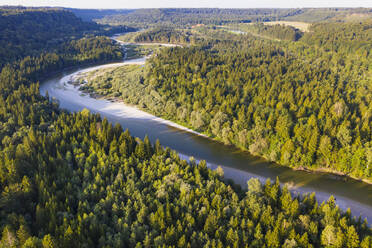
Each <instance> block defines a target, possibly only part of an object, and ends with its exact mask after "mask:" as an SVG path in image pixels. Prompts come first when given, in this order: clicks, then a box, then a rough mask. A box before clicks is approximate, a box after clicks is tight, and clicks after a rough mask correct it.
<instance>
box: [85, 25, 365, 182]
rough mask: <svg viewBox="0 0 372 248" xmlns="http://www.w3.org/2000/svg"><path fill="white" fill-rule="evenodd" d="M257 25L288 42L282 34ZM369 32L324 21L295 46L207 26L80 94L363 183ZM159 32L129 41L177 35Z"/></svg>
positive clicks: (277, 159)
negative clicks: (116, 101) (118, 100)
mask: <svg viewBox="0 0 372 248" xmlns="http://www.w3.org/2000/svg"><path fill="white" fill-rule="evenodd" d="M249 26H251V25H249ZM257 27H258V28H256V27H254V28H256V31H257V32H258V34H260V35H272V36H273V37H277V38H279V37H280V38H282V39H283V40H286V39H285V37H286V36H285V35H286V34H287V33H288V32H287V30H288V28H287V27H284V26H280V25H277V26H268V28H267V29H263V27H265V26H263V25H257ZM327 28H329V29H333V32H332V33H331V34H329V33H327V32H325V29H327ZM273 29H275V32H274V33H270V34H267V33H266V32H267V30H273ZM291 30H292V29H291ZM277 31H278V32H277ZM371 31H372V29H371V26H370V22H369V21H365V22H360V23H347V24H339V25H337V24H334V23H329V24H325V23H323V24H317V25H314V26H312V28H311V32H309V33H306V34H305V35H304V36H303V37H302V38H299V39H295V40H297V42H287V41H282V42H277V41H272V40H271V39H262V38H260V37H256V36H252V35H249V34H247V35H240V36H239V35H233V34H229V33H227V32H223V31H219V30H213V29H212V30H209V31H208V32H205V33H204V34H209V35H208V37H206V38H204V41H200V38H199V39H196V38H195V37H193V36H195V34H196V33H195V32H191V33H189V36H186V37H188V40H199V42H198V43H196V44H195V45H194V46H191V47H184V48H173V49H166V50H163V51H162V52H159V53H157V56H154V57H152V59H151V60H150V61H149V63H148V65H147V67H146V68H147V72H145V73H143V76H142V78H141V77H139V76H138V75H137V74H139V73H140V72H141V71H143V69H138V71H137V72H131V73H132V74H134V75H137V76H135V77H134V78H133V76H131V75H132V74H128V76H129V78H130V79H131V80H129V81H130V82H131V83H130V84H128V83H127V82H129V81H128V79H127V76H126V74H125V73H123V72H125V69H123V70H120V69H117V70H115V71H113V72H109V73H107V74H106V75H105V76H103V77H98V78H96V79H95V80H93V81H92V82H90V83H88V84H87V85H85V86H84V87H85V88H86V89H89V90H90V91H96V92H99V93H100V94H103V95H110V96H121V97H122V99H123V100H124V101H126V102H128V103H131V104H137V105H139V106H140V107H142V108H144V109H146V110H148V111H150V112H152V113H154V114H156V115H158V116H163V117H165V118H168V119H172V120H175V121H177V122H179V123H182V124H184V125H187V126H189V127H192V128H193V129H195V130H197V131H201V132H204V133H206V134H208V135H209V136H211V137H214V138H216V139H218V140H220V141H222V142H224V143H225V144H234V145H236V146H238V147H240V148H242V149H245V150H249V151H250V152H251V153H253V154H256V155H260V156H264V157H265V158H267V159H269V160H271V161H275V162H278V163H280V164H283V165H288V166H291V167H294V168H308V169H313V170H328V171H335V172H341V173H343V174H346V175H350V176H354V177H357V178H363V179H367V180H371V178H372V171H371V168H372V167H371V166H370V165H371V164H372V157H371V155H372V154H371V152H372V151H371V128H370V127H371V126H372V123H371V122H372V113H371V109H372V105H371V104H372V101H371V99H372V88H371V84H370V82H371V80H372V75H371V66H372V64H371V61H372V59H371V54H370V50H371V45H372V43H371V42H370V40H371V39H370V36H371ZM167 32H168V31H166V29H165V30H164V29H163V30H161V31H159V30H156V29H154V30H152V31H145V32H143V33H142V34H140V35H138V36H137V37H143V38H145V37H147V38H146V41H163V42H164V41H167V40H168V39H169V37H177V34H178V33H180V32H179V31H177V32H173V36H171V35H169V33H167ZM184 34H187V33H184ZM161 36H163V38H162V37H161ZM277 38H275V39H277ZM184 40H187V39H185V38H184ZM289 40H291V39H289ZM141 41H144V40H143V39H141ZM136 82H137V83H136ZM107 84H109V86H107Z"/></svg>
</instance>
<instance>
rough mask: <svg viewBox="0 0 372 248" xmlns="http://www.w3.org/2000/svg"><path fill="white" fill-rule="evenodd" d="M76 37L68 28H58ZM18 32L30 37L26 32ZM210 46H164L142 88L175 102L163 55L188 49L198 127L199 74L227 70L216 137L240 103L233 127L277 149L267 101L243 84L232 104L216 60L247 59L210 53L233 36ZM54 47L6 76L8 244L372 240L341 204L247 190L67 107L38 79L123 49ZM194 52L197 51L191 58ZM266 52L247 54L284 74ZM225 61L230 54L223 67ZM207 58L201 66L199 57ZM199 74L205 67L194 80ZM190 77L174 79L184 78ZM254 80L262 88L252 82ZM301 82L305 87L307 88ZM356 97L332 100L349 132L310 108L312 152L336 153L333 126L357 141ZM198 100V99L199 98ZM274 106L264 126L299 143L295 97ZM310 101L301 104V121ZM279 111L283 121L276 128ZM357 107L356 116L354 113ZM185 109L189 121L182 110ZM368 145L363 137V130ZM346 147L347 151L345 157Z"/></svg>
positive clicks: (1, 121) (2, 79)
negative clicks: (328, 128)
mask: <svg viewBox="0 0 372 248" xmlns="http://www.w3.org/2000/svg"><path fill="white" fill-rule="evenodd" d="M62 16H63V15H62ZM40 22H42V20H41V21H40ZM44 24H45V23H44ZM44 24H42V25H41V26H43V25H44ZM45 25H46V24H45ZM70 34H71V33H69V31H66V33H64V34H62V35H67V36H68V35H70ZM20 35H22V34H20ZM58 35H59V34H58ZM22 40H27V39H26V38H25V37H22ZM31 40H32V39H31ZM255 42H256V41H254V42H253V43H252V44H253V45H254V44H255ZM236 44H237V43H236ZM258 44H260V43H259V42H258V43H257V44H256V45H258ZM210 45H211V46H210V47H211V48H210V49H211V50H209V51H207V50H204V49H201V48H200V47H199V48H187V49H184V50H183V49H179V48H178V49H171V50H167V51H164V53H161V54H160V55H159V56H158V58H154V59H153V60H152V62H151V63H154V64H153V66H152V67H151V69H150V70H149V71H148V72H147V73H151V74H150V75H151V77H150V78H149V79H148V80H150V81H149V82H145V80H147V79H144V80H141V79H140V80H137V81H136V84H143V85H144V86H143V88H144V90H147V89H148V87H149V86H148V85H152V86H151V87H154V88H153V89H154V96H156V97H158V96H160V95H162V97H163V96H164V95H165V96H166V98H164V99H162V97H161V98H160V100H161V101H164V100H168V99H171V97H170V96H169V95H166V94H165V93H166V92H167V90H169V89H170V88H168V87H170V86H172V87H173V88H176V87H175V85H168V83H167V82H169V81H168V80H167V77H165V76H166V75H167V73H169V72H168V71H167V70H168V69H169V68H167V67H170V68H172V67H171V66H175V65H173V64H168V66H166V67H164V68H163V69H161V68H158V67H157V66H156V63H155V62H156V61H157V59H159V61H162V60H164V58H167V59H168V60H169V63H172V62H173V61H176V59H177V57H176V58H174V57H173V56H180V57H179V58H180V59H182V60H183V61H184V62H186V61H187V62H188V63H187V64H186V63H185V64H184V65H187V67H186V66H185V68H184V69H182V70H181V69H179V70H180V71H181V74H180V71H174V73H175V74H174V76H175V77H174V79H177V80H180V78H182V77H181V76H180V75H182V76H187V77H190V79H192V80H191V81H185V82H189V84H190V85H189V86H190V92H193V94H194V95H195V99H191V98H190V96H189V92H187V93H184V92H182V91H180V93H182V94H183V95H181V96H178V98H179V99H182V100H184V103H185V108H184V110H185V111H188V113H191V116H194V121H195V125H200V128H205V127H208V125H207V124H208V123H209V121H210V118H209V117H208V115H206V112H205V111H204V110H203V108H204V107H203V106H207V105H204V102H203V101H202V100H201V98H199V97H200V96H204V97H205V96H207V94H206V95H203V94H204V93H203V92H204V91H205V92H208V91H206V90H207V88H206V89H204V90H203V91H200V92H199V91H198V90H199V89H198V85H202V86H203V84H201V83H200V82H201V81H200V80H199V78H198V77H201V75H203V79H204V80H207V79H209V76H208V74H211V76H213V75H214V76H221V82H218V84H217V83H216V84H215V85H214V86H215V88H214V89H213V91H214V93H215V97H216V99H217V103H223V102H224V101H225V97H226V99H228V100H229V101H232V103H233V104H230V103H229V104H227V103H223V104H221V106H222V107H220V106H219V105H218V106H217V105H215V104H214V102H213V101H212V102H210V103H208V104H209V105H208V108H210V112H211V113H213V111H216V113H218V114H216V116H217V117H216V118H215V119H214V120H213V125H212V128H213V130H214V131H213V132H214V133H216V134H217V135H219V130H222V131H221V132H222V134H224V135H227V136H226V137H225V138H226V141H227V140H228V141H231V142H233V137H234V136H233V135H234V133H233V132H234V131H235V129H234V128H235V127H234V126H231V125H235V124H234V123H236V121H235V120H234V119H232V118H231V117H232V116H234V113H235V112H234V111H235V110H237V111H236V113H237V115H236V116H237V118H238V119H237V124H236V125H237V126H238V127H239V126H242V127H244V128H245V129H248V127H249V126H250V125H252V123H254V122H256V123H260V125H257V126H255V127H254V128H253V129H252V130H253V131H252V133H249V135H250V136H249V137H256V138H257V139H258V140H260V144H259V145H258V147H260V148H261V149H263V148H265V149H269V148H268V147H271V143H270V146H269V144H268V141H267V140H266V139H267V137H265V135H266V134H267V131H266V130H265V124H266V123H265V115H264V114H262V113H261V112H258V111H252V110H254V109H256V108H257V109H260V108H261V109H262V108H263V109H265V108H264V107H262V106H264V105H265V102H264V101H260V100H259V99H255V98H254V96H253V95H251V94H248V93H249V92H248V91H247V92H245V91H244V90H242V92H240V91H237V92H240V93H237V94H242V95H244V96H245V97H247V99H245V100H244V101H243V102H242V103H250V102H252V103H254V104H256V105H254V106H251V105H250V104H249V105H247V107H240V108H239V109H238V108H237V109H234V108H232V106H235V105H234V104H237V103H238V102H239V100H240V98H238V97H234V96H229V94H228V93H229V92H234V90H233V89H234V85H233V84H232V82H230V81H229V80H227V81H226V84H225V85H224V84H223V82H224V81H222V79H225V78H226V79H229V78H228V77H227V76H226V74H227V73H225V72H224V71H222V72H220V71H214V70H213V68H214V67H217V68H219V67H222V68H223V67H226V69H228V67H227V66H228V65H231V64H232V63H236V65H239V60H237V61H234V60H233V59H232V58H229V56H227V54H229V53H230V52H231V50H225V52H221V54H220V55H211V54H213V51H221V50H218V49H222V50H223V49H224V48H225V45H226V44H225V45H224V44H210ZM261 45H263V44H261ZM243 48H244V47H243ZM245 48H246V47H245ZM54 49H55V51H57V52H54V53H48V52H44V53H41V54H36V55H34V56H30V57H25V58H23V57H20V58H19V61H18V62H14V61H9V62H10V63H8V64H7V65H6V66H4V67H3V69H2V71H1V73H0V93H1V94H0V125H1V126H0V140H1V143H0V148H1V149H0V191H1V192H0V231H1V239H0V247H7V248H8V247H16V248H18V247H38V248H39V247H40V248H41V247H42V248H47V247H48V248H51V247H71V248H72V247H160V246H161V247H164V246H173V247H175V246H177V247H204V246H205V247H242V246H246V245H249V246H250V247H264V246H270V247H281V246H284V247H321V245H328V244H331V245H333V246H334V247H359V246H360V247H363V248H364V247H370V245H371V242H372V241H371V236H372V231H371V229H370V228H369V227H368V224H367V223H366V222H363V223H362V222H361V220H360V219H359V220H356V219H355V218H353V217H352V216H351V214H350V213H349V212H342V211H340V209H339V208H338V207H336V206H335V203H334V199H333V198H331V199H330V200H329V201H328V202H327V203H323V204H321V205H320V206H319V205H318V203H317V201H316V199H315V197H314V195H303V196H300V195H297V196H292V195H291V194H290V193H289V192H288V189H286V188H281V187H280V184H279V182H278V181H277V182H275V183H272V182H270V181H267V182H266V184H265V185H262V184H261V183H260V182H259V181H258V180H257V179H252V180H251V181H249V182H248V190H247V191H244V190H241V189H239V188H238V187H236V186H235V185H230V184H228V183H226V182H224V181H223V172H222V171H221V170H220V169H219V170H217V171H212V170H210V169H208V168H207V166H206V163H205V161H202V162H200V163H199V164H196V163H195V162H190V163H188V162H187V161H185V160H181V159H180V158H179V156H178V154H177V153H176V152H174V151H171V150H170V149H169V148H162V147H161V145H160V143H159V142H156V144H155V145H152V144H151V142H150V140H149V139H148V138H147V137H146V138H145V139H144V140H139V139H136V138H134V137H132V136H131V135H130V133H129V131H123V129H122V127H121V126H120V125H115V126H112V125H111V124H110V123H109V122H108V121H107V120H106V119H104V120H101V118H100V116H99V115H94V114H91V113H90V112H89V111H88V110H83V111H82V112H80V113H74V114H71V113H66V112H64V111H61V110H60V109H58V105H57V104H56V103H54V102H51V101H50V100H49V99H48V98H46V97H42V96H41V95H40V94H39V91H38V84H37V83H36V81H37V79H40V78H42V77H45V76H47V75H48V73H50V72H53V71H57V70H61V69H64V68H66V67H70V66H76V65H84V64H89V63H99V62H104V61H107V60H115V59H118V58H119V57H120V56H121V53H120V49H119V47H118V46H117V45H115V44H113V43H112V42H111V41H110V40H108V39H107V38H103V37H96V38H89V39H87V38H84V39H79V40H68V41H66V42H64V43H62V44H59V45H56V46H55V48H54ZM62 51H64V52H62ZM192 51H193V52H194V54H196V55H197V56H200V58H199V57H197V56H196V57H194V56H191V55H192V54H193V53H191V52H192ZM196 52H197V53H196ZM268 52H270V53H269V54H265V53H264V55H266V57H265V61H266V62H263V61H262V60H256V59H253V56H252V55H254V54H260V52H257V51H254V52H252V54H251V56H252V57H250V56H249V53H246V54H242V56H245V57H244V58H245V59H250V60H249V63H250V64H251V65H254V66H256V67H257V68H260V67H261V66H262V65H263V67H264V68H269V70H273V71H274V72H280V71H281V72H282V74H285V73H284V71H285V70H284V68H280V67H278V68H276V67H275V68H271V67H269V64H271V63H274V62H273V60H271V57H270V56H269V55H271V56H272V57H273V58H275V59H278V60H279V62H280V63H285V60H284V59H283V58H282V57H281V56H283V57H284V56H285V55H286V53H284V52H282V51H281V50H279V49H277V48H272V49H270V50H269V51H268ZM173 53H174V55H173ZM189 53H190V54H189ZM186 55H187V56H188V57H187V56H186ZM19 56H23V55H22V53H21V54H20V55H19ZM219 56H221V57H219ZM222 58H223V59H226V60H227V62H226V65H225V64H224V63H222V62H223V61H224V60H222ZM200 59H202V61H203V63H205V64H203V63H199V62H200ZM269 62H270V63H269ZM264 64H265V65H264ZM246 65H247V64H245V66H246ZM277 66H278V65H277ZM176 68H177V67H176ZM237 68H238V69H239V68H240V69H241V68H243V67H239V66H238V67H237ZM245 68H247V67H245ZM125 69H126V70H130V69H133V71H132V72H133V75H132V76H133V78H134V79H136V77H139V75H138V73H137V74H136V72H137V70H138V68H137V67H133V68H129V69H128V68H125ZM219 69H220V68H219ZM261 69H262V68H261ZM283 70H284V71H283ZM154 72H158V74H155V75H158V76H161V75H163V76H164V77H163V78H162V79H161V80H162V81H153V80H151V78H153V77H154V74H152V73H154ZM191 72H192V73H195V74H196V75H197V76H196V77H195V78H192V77H191V75H192V74H190V73H191ZM253 72H255V73H256V71H253ZM253 72H252V71H250V72H249V73H253ZM258 72H260V71H258ZM126 73H128V74H130V73H131V71H126ZM230 74H231V75H235V74H233V73H230ZM249 75H251V78H252V80H254V79H255V77H254V76H255V75H254V74H249ZM315 75H316V74H315ZM235 76H237V75H235ZM317 76H318V77H320V76H319V75H317ZM140 78H141V77H140ZM194 79H195V80H194ZM142 81H143V82H142ZM185 82H183V81H182V82H181V81H178V82H177V83H179V84H180V87H184V85H183V84H184V83H185ZM145 83H146V86H145ZM175 83H176V81H175ZM162 84H164V87H163V86H162ZM203 87H206V86H203ZM287 87H290V85H287ZM249 89H250V90H254V91H255V92H260V89H259V87H258V88H255V87H253V85H252V84H250V85H249ZM191 90H192V91H191ZM302 90H303V91H305V92H307V93H308V92H309V91H308V89H306V88H304V89H302ZM159 92H160V93H159ZM176 95H177V94H175V96H176ZM273 95H275V93H274V92H273ZM286 97H287V96H286ZM357 97H358V94H356V98H355V99H357V100H359V98H357ZM367 97H369V96H367ZM189 98H190V99H189ZM278 98H279V99H284V98H282V97H281V96H278ZM287 98H288V97H287ZM290 99H293V98H290ZM349 99H350V98H348V97H345V99H336V100H337V101H336V104H333V102H330V103H329V107H331V108H332V109H333V112H332V117H331V118H332V120H334V121H335V123H336V124H337V123H342V124H340V125H342V126H343V129H342V131H339V130H337V131H335V132H330V133H327V134H323V133H321V131H320V130H322V129H321V127H322V125H321V124H320V123H317V122H318V119H317V118H316V117H315V115H314V114H310V115H309V117H308V120H307V123H308V126H305V127H306V128H305V129H304V130H305V131H304V132H303V133H306V132H312V131H316V130H318V131H319V133H320V134H319V135H322V136H321V138H320V139H319V140H320V141H318V139H314V138H312V139H309V137H310V135H308V136H309V137H307V136H304V140H307V139H309V141H308V142H307V143H309V144H311V145H309V147H312V148H311V149H310V150H311V151H313V150H314V147H315V146H317V144H318V143H319V142H320V143H321V144H322V147H323V148H324V149H322V151H323V152H324V153H325V154H327V153H328V152H329V151H330V150H331V151H333V150H332V148H330V146H329V143H330V142H333V140H331V141H329V138H327V137H333V136H334V135H337V134H338V136H337V137H338V138H339V139H340V140H342V146H346V147H343V149H345V151H348V149H352V148H350V147H348V146H351V145H354V142H355V141H354V139H352V140H350V139H349V138H348V134H350V132H352V131H353V129H352V128H354V123H353V122H352V120H353V119H345V118H348V113H349V112H350V111H353V106H351V105H350V104H349ZM353 99H354V98H353ZM160 100H159V101H160ZM190 100H195V104H194V103H193V104H191V103H190ZM281 101H284V100H281ZM308 101H309V100H308ZM169 102H170V101H169ZM305 102H306V100H305ZM273 103H274V104H273V105H272V106H271V107H274V106H275V107H276V108H278V112H275V111H274V112H273V113H272V115H275V116H274V117H272V118H271V120H270V121H269V122H268V123H270V125H269V124H267V125H268V126H271V127H272V128H275V129H277V130H278V132H280V137H279V138H278V140H281V139H283V141H284V140H285V139H287V141H286V146H287V147H288V149H292V150H294V143H295V142H297V141H296V140H295V141H293V142H292V139H291V138H289V139H288V135H289V136H290V137H292V134H293V132H294V131H293V130H292V129H293V126H294V125H297V124H296V123H297V120H298V116H296V115H295V114H293V113H292V112H290V109H289V110H288V109H287V108H288V106H291V105H288V103H285V102H278V103H276V102H275V101H274V102H273ZM260 104H261V105H262V106H260ZM308 104H309V103H307V105H308ZM177 105H178V100H174V101H173V104H172V103H171V102H170V103H169V104H167V107H166V109H167V114H168V115H169V116H172V115H173V114H174V111H175V110H177V108H176V106H177ZM311 106H312V105H311ZM177 107H178V106H177ZM253 107H254V108H253ZM310 109H311V108H310V107H309V109H307V110H306V111H302V112H301V118H305V117H306V113H307V112H311V111H310ZM361 109H363V108H361ZM363 111H368V109H367V110H365V109H364V110H363ZM192 113H194V114H192ZM363 113H364V114H365V113H368V112H363ZM278 115H280V116H281V118H280V123H282V124H283V126H284V127H281V125H275V122H276V119H277V118H275V117H276V116H278ZM354 115H355V116H357V115H358V113H354V112H353V114H352V116H354ZM180 116H183V117H184V118H186V119H187V118H188V115H187V114H184V113H183V112H182V113H181V114H180ZM246 116H248V117H249V118H245V117H246ZM186 119H185V120H186ZM336 121H337V122H336ZM306 130H307V131H306ZM367 131H368V130H367ZM231 134H232V135H231ZM244 134H248V131H245V132H244ZM243 136H244V135H243ZM277 142H281V141H277ZM361 142H364V140H363V139H359V143H361ZM248 143H249V141H247V144H248ZM358 148H359V149H361V148H360V147H358ZM345 151H344V150H342V153H344V154H346V155H347V152H345ZM355 154H356V155H354V156H353V158H352V159H351V161H356V162H354V163H358V161H363V159H364V157H363V156H364V155H363V154H364V153H363V150H362V149H361V151H359V152H357V153H355ZM368 154H369V155H368V161H369V158H370V157H371V156H370V153H368ZM289 155H290V156H291V154H289ZM290 156H289V157H288V158H287V159H290ZM278 157H280V156H278ZM285 157H286V156H285ZM331 158H333V157H332V156H331Z"/></svg>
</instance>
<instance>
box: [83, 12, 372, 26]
mask: <svg viewBox="0 0 372 248" xmlns="http://www.w3.org/2000/svg"><path fill="white" fill-rule="evenodd" d="M77 14H79V13H77ZM371 17H372V9H371V8H302V9H285V8H283V9H270V8H267V9H217V8H204V9H187V8H186V9H182V8H179V9H136V10H134V11H129V12H127V13H115V12H114V13H110V14H108V15H106V16H104V17H102V18H101V16H100V15H97V18H95V21H97V22H99V23H104V24H128V23H131V24H136V25H139V26H145V27H147V26H153V25H164V24H168V25H178V26H184V25H195V24H198V23H203V24H214V25H223V24H227V23H250V22H267V21H280V20H289V21H303V22H320V21H359V20H364V19H368V18H371Z"/></svg>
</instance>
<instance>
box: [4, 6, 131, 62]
mask: <svg viewBox="0 0 372 248" xmlns="http://www.w3.org/2000/svg"><path fill="white" fill-rule="evenodd" d="M110 29H113V28H108V27H105V26H102V25H98V24H96V23H93V22H83V21H82V20H81V19H80V18H78V17H76V16H75V15H74V14H73V13H72V12H69V11H66V10H61V9H52V8H47V9H40V8H32V9H29V8H0V68H1V67H2V66H3V65H4V64H5V63H9V62H11V61H14V60H17V59H21V58H23V57H25V56H34V55H38V54H39V53H40V52H41V51H43V52H46V51H48V52H50V51H52V50H53V49H55V48H56V47H58V45H60V44H62V43H63V42H66V41H69V40H71V39H77V38H81V37H83V36H84V35H91V36H92V35H103V34H110V33H113V32H119V31H120V32H124V31H132V30H133V29H131V28H128V27H119V28H115V29H114V30H110Z"/></svg>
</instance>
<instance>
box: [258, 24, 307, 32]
mask: <svg viewBox="0 0 372 248" xmlns="http://www.w3.org/2000/svg"><path fill="white" fill-rule="evenodd" d="M264 24H265V25H276V24H280V25H286V26H292V27H295V28H298V29H299V30H301V31H302V32H309V27H310V25H311V23H306V22H290V21H274V22H264Z"/></svg>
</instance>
